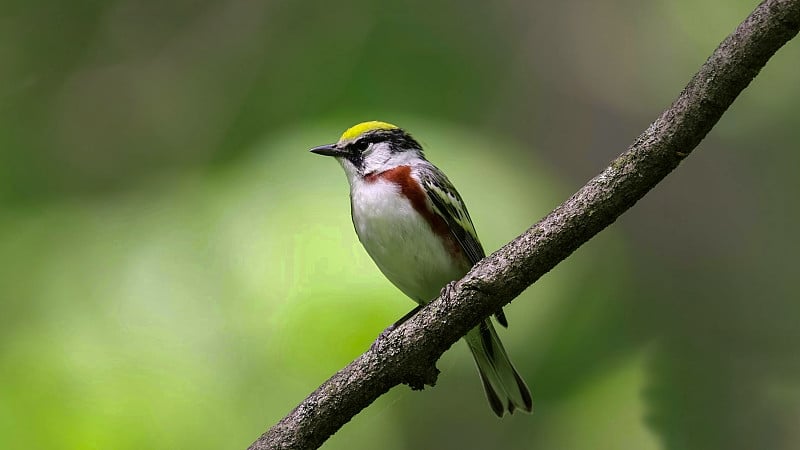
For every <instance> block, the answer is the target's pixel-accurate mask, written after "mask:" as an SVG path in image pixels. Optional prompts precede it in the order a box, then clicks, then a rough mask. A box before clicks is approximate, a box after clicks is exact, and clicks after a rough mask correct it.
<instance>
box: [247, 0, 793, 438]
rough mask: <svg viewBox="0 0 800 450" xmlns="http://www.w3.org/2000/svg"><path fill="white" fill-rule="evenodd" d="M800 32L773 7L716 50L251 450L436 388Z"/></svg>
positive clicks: (778, 3)
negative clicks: (405, 392) (644, 124)
mask: <svg viewBox="0 0 800 450" xmlns="http://www.w3.org/2000/svg"><path fill="white" fill-rule="evenodd" d="M799 29H800V0H766V1H764V2H762V3H761V4H760V5H759V6H758V7H757V8H756V9H755V10H754V11H753V12H752V13H751V14H750V16H748V17H747V19H745V21H744V22H742V23H741V24H740V25H739V27H738V28H736V30H735V31H734V32H733V33H732V34H731V35H730V36H728V37H727V38H726V39H725V40H724V41H722V43H721V44H720V45H719V47H717V49H716V50H715V51H714V53H713V54H712V55H711V57H709V58H708V60H707V61H706V62H705V63H704V64H703V66H702V67H701V68H700V70H699V71H698V72H697V74H696V75H695V76H694V77H693V78H692V79H691V81H689V84H688V85H687V86H686V87H685V88H684V89H683V92H681V93H680V95H679V96H678V98H677V99H676V100H675V102H673V103H672V105H671V106H670V107H669V108H668V109H667V110H666V111H664V113H663V114H661V116H660V117H659V118H658V119H656V120H655V122H653V123H652V124H651V125H650V127H648V128H647V130H646V131H645V132H644V133H642V135H641V136H639V137H638V138H637V139H636V141H635V142H634V143H633V144H632V145H631V146H630V147H629V148H628V150H627V151H625V152H624V153H623V154H622V155H620V156H619V157H618V158H617V159H615V160H614V161H613V162H612V163H611V165H610V166H609V167H608V168H606V169H605V170H604V171H603V172H602V173H601V174H600V175H598V176H596V177H595V178H594V179H592V180H591V181H589V182H588V183H587V184H586V185H585V186H584V187H583V188H581V189H580V190H579V191H578V192H577V193H575V195H573V196H572V197H571V198H569V199H568V200H567V201H565V202H564V203H562V204H561V205H560V206H559V207H557V208H556V209H555V210H553V211H552V212H551V213H550V214H549V215H547V217H545V218H544V219H542V220H541V221H539V222H538V223H536V224H535V225H533V226H532V227H531V228H529V229H528V230H527V231H525V233H523V234H522V235H521V236H519V237H517V238H516V239H514V240H513V241H512V242H510V243H508V244H507V245H505V246H504V247H503V248H501V249H500V250H498V251H496V252H494V253H493V254H492V255H490V256H489V257H487V258H485V259H484V260H482V261H480V262H479V263H478V264H477V265H475V267H474V268H473V269H472V270H471V271H470V272H469V273H468V274H467V275H466V276H465V277H464V278H462V279H461V280H459V281H457V282H455V283H454V284H451V285H450V286H451V289H450V292H449V294H448V295H443V296H441V297H439V298H438V299H436V300H435V301H433V302H431V303H430V304H429V305H428V306H426V307H425V308H423V309H422V310H421V311H420V312H419V313H417V314H416V315H415V316H413V317H412V318H411V319H409V320H408V321H406V322H405V323H404V324H402V325H401V326H399V327H398V328H396V329H395V330H394V331H392V333H390V334H389V335H388V336H386V338H385V339H379V340H378V341H377V342H376V343H375V345H373V347H372V348H371V349H370V350H368V351H367V352H366V353H364V354H362V355H361V356H359V357H358V358H357V359H356V360H355V361H353V362H351V363H350V364H349V365H348V366H347V367H345V368H344V369H342V370H340V371H339V372H337V373H336V374H335V375H333V376H332V377H331V378H330V379H329V380H328V381H326V382H325V383H323V384H322V386H320V387H319V388H317V390H315V391H314V392H312V393H311V394H310V395H309V396H308V397H307V398H306V399H305V400H303V402H302V403H300V404H299V405H298V406H297V407H296V408H294V409H293V410H292V411H291V412H290V413H289V414H288V415H287V416H286V417H284V418H283V419H282V420H281V421H280V422H278V423H277V424H276V425H275V426H273V427H272V428H270V429H269V430H268V431H267V432H266V433H264V434H263V435H261V437H259V438H258V440H257V441H256V442H254V443H253V444H252V445H251V446H250V449H251V450H263V449H311V448H318V447H319V446H321V445H322V443H323V442H325V440H326V439H328V438H329V437H330V436H331V435H332V434H333V433H335V432H336V431H337V430H338V429H339V428H341V427H342V426H343V425H344V424H345V423H347V422H348V421H349V420H350V419H351V418H352V417H353V416H355V415H356V414H358V413H359V412H360V411H361V410H362V409H364V408H366V407H367V406H369V405H370V404H371V403H372V402H373V401H375V399H377V398H378V397H379V396H381V395H383V394H384V393H385V392H387V391H388V390H389V389H391V388H392V387H394V386H396V385H398V384H407V385H409V386H411V388H412V389H422V388H423V386H424V385H433V384H434V383H435V382H436V377H437V375H438V370H437V369H436V366H435V364H436V361H437V360H438V359H439V357H440V356H441V355H442V353H444V352H445V351H446V350H447V349H448V348H449V347H450V346H451V345H453V343H455V342H456V341H457V340H458V339H460V338H461V337H462V336H464V335H465V334H466V333H467V331H468V330H470V329H471V328H473V327H475V326H476V325H478V323H479V322H480V321H481V320H483V319H484V318H485V317H488V316H489V315H491V314H492V313H494V312H495V311H497V310H498V308H500V307H502V306H503V305H505V304H507V303H509V302H510V301H511V300H513V299H514V298H515V297H517V296H518V295H519V294H520V293H521V292H522V291H523V290H525V289H526V288H527V287H528V286H530V285H531V284H533V283H534V282H535V281H536V280H538V279H539V278H540V277H541V276H542V275H544V274H545V273H547V272H548V271H550V269H552V268H553V267H555V266H556V264H558V263H559V262H561V261H562V260H564V259H565V258H566V257H567V256H569V255H570V254H571V253H572V252H573V251H575V249H577V248H578V247H580V246H581V245H582V244H583V243H585V242H586V241H588V240H589V239H590V238H592V236H594V235H595V234H597V233H599V232H600V231H601V230H603V229H604V228H605V227H607V226H608V225H610V224H611V223H613V222H614V221H615V220H616V219H617V217H619V216H620V215H621V214H622V213H623V212H625V211H626V210H627V209H628V208H630V207H631V206H633V205H634V203H636V202H637V201H638V200H639V199H640V198H642V197H643V196H644V195H645V194H646V193H647V192H648V191H649V190H650V189H652V188H653V187H654V186H655V185H656V184H658V182H659V181H661V180H662V179H663V178H664V177H665V176H666V175H667V174H668V173H670V172H671V171H672V170H673V169H675V168H676V167H677V166H678V164H679V163H680V162H681V161H682V160H683V159H684V158H686V156H688V155H689V153H690V152H691V151H692V150H693V149H694V148H695V147H696V146H697V145H698V144H699V143H700V141H701V140H702V139H703V138H704V137H705V135H706V134H707V133H708V132H709V131H710V130H711V128H712V127H713V126H714V125H715V124H716V123H717V121H718V120H719V119H720V117H721V116H722V114H723V113H724V112H725V110H726V109H727V108H728V107H729V106H730V105H731V103H733V101H734V100H735V99H736V97H737V96H738V95H739V93H740V92H741V91H742V90H743V89H744V88H745V87H747V85H748V84H749V83H750V81H751V80H753V78H755V76H756V75H757V74H758V72H759V70H761V68H762V67H763V66H764V65H765V64H766V62H767V60H768V59H769V58H770V57H771V56H772V55H773V54H774V53H775V52H776V51H777V50H778V49H779V48H780V47H781V46H783V45H784V44H785V43H786V42H787V41H789V40H790V39H792V38H793V37H794V36H795V35H796V34H797V32H798V30H799Z"/></svg>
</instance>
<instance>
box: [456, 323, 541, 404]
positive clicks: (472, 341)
mask: <svg viewBox="0 0 800 450" xmlns="http://www.w3.org/2000/svg"><path fill="white" fill-rule="evenodd" d="M465 339H466V341H467V344H469V349H470V350H472V356H473V357H474V358H475V363H476V364H477V365H478V372H479V373H480V375H481V381H482V382H483V389H484V390H485V391H486V398H488V399H489V405H491V407H492V410H493V411H494V412H495V414H497V415H498V417H503V414H504V413H505V412H506V411H508V412H509V414H513V413H514V411H515V410H517V409H521V410H523V411H525V412H531V409H532V402H531V392H530V390H529V389H528V386H527V385H526V384H525V381H524V380H523V379H522V377H521V376H519V374H518V373H517V370H516V369H515V368H514V365H513V364H511V360H509V359H508V355H507V354H506V350H505V349H504V348H503V344H502V343H501V342H500V338H499V337H498V336H497V332H495V330H494V326H493V325H492V322H491V320H490V319H486V320H485V321H483V322H482V323H481V324H480V325H479V326H478V327H476V328H473V329H472V330H470V331H469V333H467V336H466V338H465Z"/></svg>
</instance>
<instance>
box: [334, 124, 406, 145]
mask: <svg viewBox="0 0 800 450" xmlns="http://www.w3.org/2000/svg"><path fill="white" fill-rule="evenodd" d="M398 128H399V127H397V126H396V125H392V124H390V123H386V122H379V121H377V120H371V121H369V122H361V123H360V124H358V125H353V126H352V127H350V128H348V129H347V131H345V132H344V133H342V137H340V138H339V142H344V141H351V140H353V139H355V138H357V137H359V136H361V135H362V134H364V133H367V132H369V131H375V130H396V129H398Z"/></svg>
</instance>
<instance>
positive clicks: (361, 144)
mask: <svg viewBox="0 0 800 450" xmlns="http://www.w3.org/2000/svg"><path fill="white" fill-rule="evenodd" d="M367 147H369V141H366V140H360V141H358V142H355V143H354V144H353V149H354V150H357V151H359V152H363V151H364V150H366V149H367Z"/></svg>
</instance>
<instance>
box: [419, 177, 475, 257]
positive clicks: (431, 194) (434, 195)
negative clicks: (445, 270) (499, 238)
mask: <svg viewBox="0 0 800 450" xmlns="http://www.w3.org/2000/svg"><path fill="white" fill-rule="evenodd" d="M418 173H419V178H420V183H422V187H423V188H424V189H425V193H426V194H427V195H428V199H429V200H430V201H431V204H432V205H433V211H434V212H435V213H436V214H438V215H439V216H441V217H442V218H443V219H444V221H445V222H447V226H448V227H449V228H450V233H452V234H453V237H454V238H456V241H458V244H459V245H460V246H461V249H462V250H464V253H466V255H467V258H468V259H469V262H470V264H472V265H475V263H477V262H478V261H480V260H481V259H483V258H484V257H485V256H486V253H484V251H483V247H482V246H481V242H480V241H479V240H478V234H477V233H476V232H475V225H473V224H472V219H471V218H470V217H469V212H467V206H466V205H465V204H464V200H462V199H461V196H460V195H459V194H458V191H456V188H455V187H453V184H452V183H450V180H448V179H447V177H446V176H445V175H444V174H443V173H442V172H441V171H439V170H434V169H430V168H427V167H426V168H424V169H422V170H420V171H419V172H418Z"/></svg>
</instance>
